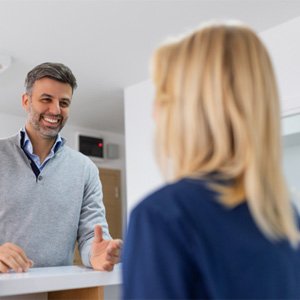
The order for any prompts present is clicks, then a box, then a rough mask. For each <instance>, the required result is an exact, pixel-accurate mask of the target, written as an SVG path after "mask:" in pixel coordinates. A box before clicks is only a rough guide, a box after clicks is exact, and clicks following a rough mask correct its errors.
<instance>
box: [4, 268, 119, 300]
mask: <svg viewBox="0 0 300 300" xmlns="http://www.w3.org/2000/svg"><path fill="white" fill-rule="evenodd" d="M116 284H121V265H120V264H119V265H116V266H115V268H114V270H113V271H112V272H100V271H94V270H92V269H88V268H85V267H80V266H66V267H51V268H33V269H30V270H29V271H28V272H26V273H13V272H11V273H6V274H0V299H1V300H6V299H9V300H19V299H24V300H25V299H26V300H29V299H31V300H47V299H48V300H54V299H55V300H59V299H78V300H81V299H85V300H93V299H95V300H96V299H97V300H99V299H103V297H104V296H103V287H104V286H109V285H116Z"/></svg>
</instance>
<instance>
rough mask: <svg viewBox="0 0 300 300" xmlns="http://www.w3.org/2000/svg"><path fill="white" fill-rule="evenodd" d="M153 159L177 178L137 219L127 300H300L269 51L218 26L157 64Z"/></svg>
mask: <svg viewBox="0 0 300 300" xmlns="http://www.w3.org/2000/svg"><path fill="white" fill-rule="evenodd" d="M153 81H154V85H155V89H156V96H155V122H156V145H157V149H156V150H157V158H158V162H159V165H160V167H161V169H162V172H163V173H164V174H165V175H166V176H167V177H168V179H169V180H170V181H171V182H170V183H169V184H167V185H165V186H164V187H162V188H161V189H159V190H158V191H156V192H154V193H153V194H152V195H150V196H148V197H147V198H146V199H144V200H143V201H142V202H141V203H140V204H139V205H138V206H137V207H136V208H135V209H134V210H133V212H132V214H131V218H130V224H129V228H128V233H127V237H126V240H125V247H124V253H123V269H124V272H123V275H124V291H123V292H124V294H123V296H124V298H125V299H129V298H130V299H132V298H140V299H194V298H197V299H199V298H210V299H211V298H215V299H216V298H226V299H230V298H239V299H241V298H253V299H258V298H259V299H262V298H272V299H274V298H277V299H278V298H294V299H295V298H300V251H299V247H298V244H299V237H300V235H299V231H298V226H297V220H296V219H295V214H294V212H293V209H292V206H291V203H290V199H289V195H288V192H287V187H286V185H285V181H284V178H283V174H282V163H281V144H280V108H279V100H278V93H277V86H276V81H275V76H274V72H273V68H272V63H271V61H270V58H269V55H268V52H267V50H266V48H265V47H264V45H263V43H262V42H261V41H260V39H259V38H258V37H257V35H256V34H255V33H254V32H253V31H252V30H251V29H249V28H248V27H247V26H245V25H242V24H238V23H210V24H208V25H205V26H202V27H201V28H200V29H197V30H196V31H194V32H192V33H190V34H188V35H185V36H184V37H181V38H180V39H177V40H174V41H172V42H169V43H167V44H164V45H162V46H161V47H159V48H158V49H157V50H156V51H155V53H154V56H153Z"/></svg>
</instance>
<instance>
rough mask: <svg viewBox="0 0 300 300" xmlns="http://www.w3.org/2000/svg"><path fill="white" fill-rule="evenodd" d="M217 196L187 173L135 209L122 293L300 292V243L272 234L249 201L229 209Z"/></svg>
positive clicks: (278, 295)
mask: <svg viewBox="0 0 300 300" xmlns="http://www.w3.org/2000/svg"><path fill="white" fill-rule="evenodd" d="M216 196H217V194H216V193H215V192H214V191H212V190H211V189H210V188H208V186H207V182H205V181H202V180H196V179H183V180H180V181H178V182H177V183H174V184H171V185H167V186H165V187H163V188H162V189H160V190H159V191H157V192H155V193H154V194H152V195H150V196H149V197H147V198H146V199H145V200H144V201H143V202H142V203H140V204H139V205H138V206H137V207H136V208H135V210H134V211H133V213H132V216H131V222H130V228H129V234H128V236H127V240H126V241H127V243H126V244H125V249H124V256H123V268H124V272H125V273H127V272H128V273H130V276H127V277H125V278H124V295H123V296H124V298H125V299H131V298H143V299H193V298H197V299H199V298H211V299H220V298H223V299H224V298H225V299H247V298H248V299H291V298H293V299H295V298H300V285H299V282H300V250H299V248H297V249H293V248H292V247H291V246H290V243H289V242H288V241H286V240H285V241H278V242H271V241H270V240H269V239H267V238H266V237H265V236H264V235H263V234H262V233H261V231H260V230H259V229H258V227H257V225H256V224H255V222H254V221H253V218H252V216H251V214H250V212H249V209H248V206H247V203H246V202H243V203H242V204H240V205H238V206H237V207H235V208H233V209H228V208H226V207H225V206H224V205H222V204H220V203H219V202H218V200H217V197H216ZM135 245H137V246H135Z"/></svg>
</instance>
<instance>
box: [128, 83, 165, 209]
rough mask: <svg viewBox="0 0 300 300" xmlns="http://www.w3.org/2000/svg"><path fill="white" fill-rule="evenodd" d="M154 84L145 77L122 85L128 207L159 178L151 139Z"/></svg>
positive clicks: (156, 184)
mask: <svg viewBox="0 0 300 300" xmlns="http://www.w3.org/2000/svg"><path fill="white" fill-rule="evenodd" d="M152 99H153V86H152V85H151V83H150V81H145V82H142V83H139V84H136V85H134V86H131V87H128V88H127V89H125V105H124V107H125V136H126V181H127V211H128V213H129V212H130V210H131V209H132V208H133V206H134V205H135V204H136V203H137V202H138V201H139V200H141V198H142V197H144V196H145V195H146V194H147V193H150V192H151V191H152V190H154V189H155V188H157V187H158V186H159V185H160V184H161V183H162V182H163V180H162V178H161V176H160V173H159V170H158V167H157V165H156V163H155V159H154V155H153V153H154V151H153V148H154V143H153V140H152V137H153V131H154V123H153V120H152Z"/></svg>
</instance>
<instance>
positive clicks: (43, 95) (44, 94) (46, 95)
mask: <svg viewBox="0 0 300 300" xmlns="http://www.w3.org/2000/svg"><path fill="white" fill-rule="evenodd" d="M40 97H48V98H53V96H52V95H49V94H46V93H43V94H42V95H41V96H40Z"/></svg>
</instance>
